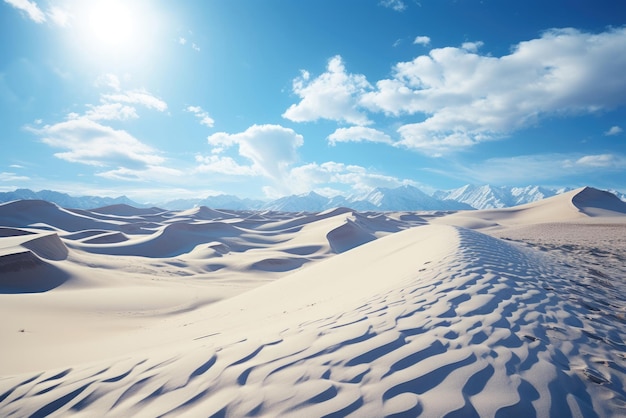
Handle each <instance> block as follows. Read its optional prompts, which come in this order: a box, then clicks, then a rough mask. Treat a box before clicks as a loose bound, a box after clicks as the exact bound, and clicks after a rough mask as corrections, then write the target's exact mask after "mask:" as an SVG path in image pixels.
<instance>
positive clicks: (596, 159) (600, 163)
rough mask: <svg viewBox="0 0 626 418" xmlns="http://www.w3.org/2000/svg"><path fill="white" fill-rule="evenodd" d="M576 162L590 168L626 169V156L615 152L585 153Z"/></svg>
mask: <svg viewBox="0 0 626 418" xmlns="http://www.w3.org/2000/svg"><path fill="white" fill-rule="evenodd" d="M575 164H576V165H577V166H581V167H590V168H609V169H626V158H624V157H621V156H619V155H615V154H597V155H585V156H584V157H580V158H579V159H577V160H576V163H575Z"/></svg>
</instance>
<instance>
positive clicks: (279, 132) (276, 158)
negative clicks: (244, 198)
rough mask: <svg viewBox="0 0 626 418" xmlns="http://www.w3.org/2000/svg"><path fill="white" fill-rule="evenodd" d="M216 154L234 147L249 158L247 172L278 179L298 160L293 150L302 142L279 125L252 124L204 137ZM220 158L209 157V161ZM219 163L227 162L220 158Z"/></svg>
mask: <svg viewBox="0 0 626 418" xmlns="http://www.w3.org/2000/svg"><path fill="white" fill-rule="evenodd" d="M208 142H209V144H210V145H212V146H213V147H215V151H216V152H217V153H221V152H223V151H224V150H225V149H226V148H230V147H233V146H237V150H238V153H239V155H240V156H242V157H244V158H246V159H248V160H250V161H251V162H252V165H251V166H250V170H251V171H250V172H251V173H252V172H254V173H259V174H261V175H263V176H265V177H269V178H271V179H274V180H276V181H279V182H281V180H282V179H283V178H284V177H285V175H286V173H287V172H288V168H289V166H291V165H292V164H293V163H295V162H296V161H297V159H298V155H297V149H298V148H299V147H301V146H302V144H303V143H304V138H303V137H302V135H300V134H298V133H296V132H295V131H294V130H293V129H289V128H285V127H283V126H280V125H253V126H251V127H249V128H248V129H246V130H245V131H244V132H240V133H236V134H228V133H225V132H218V133H215V134H213V135H211V136H209V137H208ZM211 162H213V163H215V162H220V160H214V161H211V160H209V163H211ZM221 164H224V165H227V164H229V162H224V160H223V159H222V160H221Z"/></svg>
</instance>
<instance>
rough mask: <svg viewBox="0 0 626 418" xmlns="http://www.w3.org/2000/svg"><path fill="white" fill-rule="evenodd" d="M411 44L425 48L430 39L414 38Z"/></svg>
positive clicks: (426, 37)
mask: <svg viewBox="0 0 626 418" xmlns="http://www.w3.org/2000/svg"><path fill="white" fill-rule="evenodd" d="M413 43H414V44H416V45H424V46H426V45H429V44H430V38H429V37H428V36H416V37H415V39H414V40H413Z"/></svg>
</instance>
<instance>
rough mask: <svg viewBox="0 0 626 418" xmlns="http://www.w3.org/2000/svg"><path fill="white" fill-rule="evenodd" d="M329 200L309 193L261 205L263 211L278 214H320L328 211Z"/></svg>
mask: <svg viewBox="0 0 626 418" xmlns="http://www.w3.org/2000/svg"><path fill="white" fill-rule="evenodd" d="M329 203H330V199H329V198H327V197H324V196H322V195H319V194H317V193H315V192H310V193H307V194H303V195H292V196H285V197H281V198H280V199H276V200H273V201H271V202H268V203H266V204H265V205H263V207H262V209H264V210H275V211H280V212H303V211H306V212H321V211H323V210H326V209H329V208H330V207H332V206H329Z"/></svg>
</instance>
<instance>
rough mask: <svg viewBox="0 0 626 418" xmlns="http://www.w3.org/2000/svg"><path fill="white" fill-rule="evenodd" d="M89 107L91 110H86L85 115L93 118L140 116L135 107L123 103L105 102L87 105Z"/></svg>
mask: <svg viewBox="0 0 626 418" xmlns="http://www.w3.org/2000/svg"><path fill="white" fill-rule="evenodd" d="M87 107H88V108H89V110H87V112H85V115H84V117H85V118H87V119H91V120H127V119H136V118H138V117H139V115H137V110H136V109H135V108H134V107H132V106H126V105H123V104H122V103H104V104H101V105H97V106H94V105H87ZM73 119H75V118H73Z"/></svg>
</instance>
